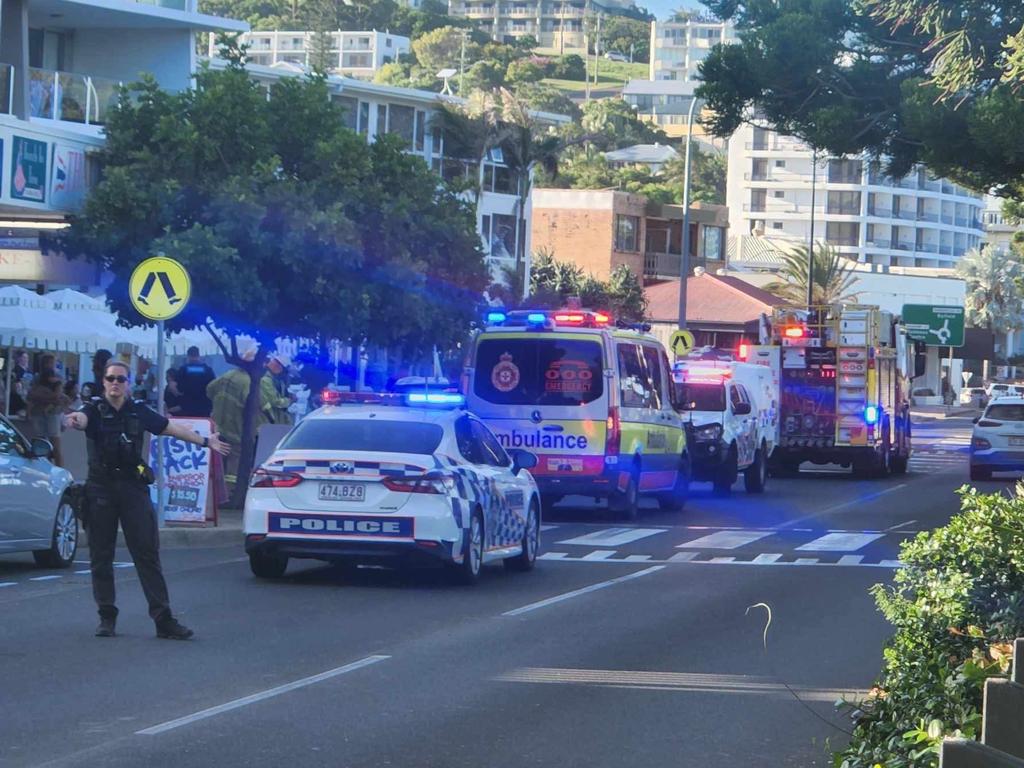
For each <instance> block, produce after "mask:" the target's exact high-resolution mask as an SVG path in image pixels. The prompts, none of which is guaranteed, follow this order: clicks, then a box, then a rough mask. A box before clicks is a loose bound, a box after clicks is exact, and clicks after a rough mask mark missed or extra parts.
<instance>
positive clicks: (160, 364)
mask: <svg viewBox="0 0 1024 768" xmlns="http://www.w3.org/2000/svg"><path fill="white" fill-rule="evenodd" d="M156 332H157V337H156V371H157V382H156V392H157V395H156V403H157V410H158V411H159V412H160V415H162V416H166V415H167V414H166V412H165V411H166V407H165V404H164V389H163V381H164V376H165V375H166V374H165V373H164V365H165V362H166V361H165V360H164V321H163V320H157V321H156ZM165 485H166V481H165V478H164V441H163V438H161V437H157V438H156V509H157V520H158V521H159V523H160V527H161V528H163V527H164V516H165V514H166V511H167V504H166V501H165V499H164V486H165Z"/></svg>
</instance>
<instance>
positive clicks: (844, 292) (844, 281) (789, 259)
mask: <svg viewBox="0 0 1024 768" xmlns="http://www.w3.org/2000/svg"><path fill="white" fill-rule="evenodd" d="M779 255H780V256H781V257H782V269H780V270H779V277H781V278H783V279H782V280H776V281H775V282H772V283H769V284H768V285H766V286H764V289H765V290H766V291H769V292H771V293H774V294H775V295H776V296H778V297H779V298H780V299H785V300H786V301H790V302H792V303H794V304H803V303H805V302H806V301H807V246H806V245H800V246H797V247H795V248H793V249H792V250H790V251H782V252H780V254H779ZM853 264H854V262H853V261H851V260H850V259H847V258H846V257H845V256H843V255H842V254H841V253H839V251H837V250H836V249H835V248H833V247H832V246H831V245H827V244H821V243H816V244H815V247H814V296H813V299H814V303H815V304H818V305H824V304H852V303H853V302H855V301H856V300H857V294H856V292H851V289H852V288H853V286H854V285H856V283H857V277H856V276H855V275H854V274H853Z"/></svg>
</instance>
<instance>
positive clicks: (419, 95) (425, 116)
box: [211, 59, 571, 280]
mask: <svg viewBox="0 0 1024 768" xmlns="http://www.w3.org/2000/svg"><path fill="white" fill-rule="evenodd" d="M211 63H212V66H214V67H222V66H224V62H223V61H219V60H216V59H214V60H212V62H211ZM248 70H249V72H250V74H251V75H252V76H253V77H254V78H255V79H257V80H258V81H260V82H262V83H265V84H268V85H269V84H270V83H272V82H274V81H275V80H278V79H280V78H282V77H289V76H294V75H293V74H291V73H288V72H286V71H283V70H281V69H279V68H278V69H275V68H272V67H260V66H257V65H251V66H249V67H248ZM327 82H328V87H329V89H330V92H331V99H332V100H333V101H334V102H336V103H337V104H339V105H340V106H341V107H342V108H343V109H344V113H343V120H344V121H345V125H347V126H348V127H349V128H351V129H352V130H353V131H356V132H357V133H360V134H362V135H363V136H365V137H366V140H367V142H372V141H374V139H375V138H376V137H377V136H379V135H383V134H392V135H396V136H399V137H400V138H401V139H402V140H403V141H404V142H405V144H406V149H407V151H408V152H409V153H410V154H413V155H417V156H419V157H422V158H423V161H424V162H425V163H427V164H428V165H429V166H430V167H431V168H432V169H434V171H436V172H437V173H438V174H439V175H440V176H442V177H443V178H445V179H447V180H452V179H456V178H459V179H465V180H466V181H467V182H469V183H470V185H471V186H474V187H475V186H476V182H477V181H479V180H482V184H481V192H480V195H479V199H478V200H477V201H476V215H477V232H478V233H479V234H480V240H481V244H482V246H483V250H484V253H485V254H486V255H487V260H488V264H489V265H490V267H491V274H492V276H493V277H494V279H495V280H501V279H502V278H503V269H504V268H509V267H514V266H515V254H516V252H517V249H519V250H520V251H521V252H523V253H526V254H529V253H530V242H529V238H530V220H531V215H532V209H531V205H530V199H529V198H528V199H527V201H526V205H525V206H524V208H525V210H524V211H523V215H522V216H520V215H519V206H520V205H521V200H520V196H519V190H518V188H517V185H516V177H515V175H514V174H513V173H512V172H511V170H510V169H509V168H508V166H507V165H506V164H505V163H504V161H503V158H502V156H501V152H500V151H499V150H492V151H491V153H490V154H489V155H488V157H487V159H486V160H485V161H484V163H483V169H482V173H481V169H480V164H479V162H478V161H477V160H472V159H470V160H467V159H465V158H457V157H451V156H450V155H449V154H448V153H446V151H445V143H444V137H443V136H442V135H440V134H439V133H438V132H435V130H434V129H433V115H434V114H435V113H436V112H437V110H438V109H440V108H441V104H442V103H443V102H445V101H447V102H457V101H458V99H456V98H455V97H451V96H445V95H442V94H439V93H434V92H432V91H419V90H415V89H412V88H399V87H396V86H391V85H380V84H377V83H368V82H365V81H361V80H354V79H351V78H345V77H337V76H330V77H329V78H328V80H327ZM532 115H533V117H534V118H535V119H536V120H537V121H538V122H539V123H540V124H541V125H548V126H552V127H553V126H557V125H561V124H565V123H568V122H570V120H571V118H569V117H568V116H566V115H557V114H552V113H548V112H533V113H532ZM467 194H469V193H467ZM517 224H518V226H517Z"/></svg>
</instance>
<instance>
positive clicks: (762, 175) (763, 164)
mask: <svg viewBox="0 0 1024 768" xmlns="http://www.w3.org/2000/svg"><path fill="white" fill-rule="evenodd" d="M750 179H751V181H767V180H768V160H767V158H764V157H755V158H754V159H753V160H751V161H750Z"/></svg>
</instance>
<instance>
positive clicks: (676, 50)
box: [650, 19, 739, 93]
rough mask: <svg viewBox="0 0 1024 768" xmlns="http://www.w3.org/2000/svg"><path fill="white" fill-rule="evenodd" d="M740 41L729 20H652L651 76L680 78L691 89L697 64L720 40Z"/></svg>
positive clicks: (668, 78) (694, 81)
mask: <svg viewBox="0 0 1024 768" xmlns="http://www.w3.org/2000/svg"><path fill="white" fill-rule="evenodd" d="M738 41H739V37H737V35H736V29H735V27H733V25H732V24H731V23H729V22H723V21H700V20H697V19H689V20H687V21H652V22H651V74H650V78H651V80H678V81H680V82H683V83H686V84H687V85H688V88H689V90H688V91H687V92H688V93H693V89H694V88H696V84H697V75H698V72H697V67H698V66H699V65H700V63H701V62H702V61H703V60H704V58H705V57H706V56H707V55H708V53H709V52H710V51H711V49H712V48H714V47H715V46H716V45H718V44H719V43H721V44H723V45H724V44H726V43H735V42H738Z"/></svg>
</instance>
